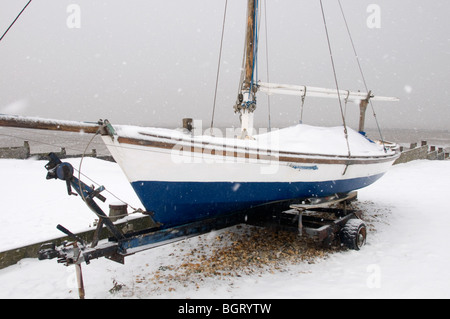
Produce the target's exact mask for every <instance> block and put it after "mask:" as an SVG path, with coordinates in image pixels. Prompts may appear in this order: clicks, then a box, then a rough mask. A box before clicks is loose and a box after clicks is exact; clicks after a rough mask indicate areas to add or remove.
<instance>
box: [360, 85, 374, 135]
mask: <svg viewBox="0 0 450 319" xmlns="http://www.w3.org/2000/svg"><path fill="white" fill-rule="evenodd" d="M371 95H372V91H369V93H367V98H366V99H365V100H361V103H359V132H364V129H365V122H366V110H367V105H368V104H369V99H370V97H371Z"/></svg>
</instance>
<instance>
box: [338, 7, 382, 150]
mask: <svg viewBox="0 0 450 319" xmlns="http://www.w3.org/2000/svg"><path fill="white" fill-rule="evenodd" d="M338 3H339V7H340V9H341V13H342V18H343V19H344V22H345V27H346V28H347V33H348V36H349V38H350V42H351V44H352V48H353V52H354V54H355V58H356V62H357V63H358V68H359V72H360V73H361V77H362V80H363V83H364V87H365V89H366V91H367V92H369V88H368V87H367V82H366V78H365V76H364V72H363V69H362V66H361V62H360V60H359V56H358V53H357V52H356V47H355V43H354V42H353V37H352V34H351V32H350V28H349V26H348V23H347V19H346V17H345V13H344V9H343V7H342V4H341V0H338ZM369 103H370V106H371V108H372V113H373V117H374V118H375V123H376V124H377V128H378V133H379V134H380V138H381V141H382V143H383V146H384V149H385V151H387V149H386V147H385V145H384V138H383V134H382V133H381V128H380V124H379V122H378V118H377V114H376V113H375V108H374V106H373V103H372V100H371V99H369Z"/></svg>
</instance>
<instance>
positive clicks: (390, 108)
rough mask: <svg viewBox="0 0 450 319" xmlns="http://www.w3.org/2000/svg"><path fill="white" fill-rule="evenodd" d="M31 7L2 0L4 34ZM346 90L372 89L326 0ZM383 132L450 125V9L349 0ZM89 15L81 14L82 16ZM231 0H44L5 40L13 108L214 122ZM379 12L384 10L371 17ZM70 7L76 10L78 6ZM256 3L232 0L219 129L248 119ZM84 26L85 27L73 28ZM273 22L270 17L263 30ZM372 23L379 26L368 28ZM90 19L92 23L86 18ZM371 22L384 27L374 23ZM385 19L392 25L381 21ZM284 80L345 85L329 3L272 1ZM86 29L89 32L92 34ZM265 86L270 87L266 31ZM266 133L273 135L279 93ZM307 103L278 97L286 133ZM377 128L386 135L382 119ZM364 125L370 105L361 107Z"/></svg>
mask: <svg viewBox="0 0 450 319" xmlns="http://www.w3.org/2000/svg"><path fill="white" fill-rule="evenodd" d="M27 2H28V0H1V1H0V35H1V34H3V32H4V31H5V30H6V28H7V27H8V26H9V24H10V23H11V22H12V21H13V19H14V18H15V17H16V15H17V14H18V13H19V12H20V10H21V9H22V8H23V6H24V5H25V4H26V3H27ZM323 2H324V7H325V14H326V17H327V24H328V28H329V31H330V37H331V44H332V48H333V54H334V58H335V64H336V69H337V77H338V81H339V86H340V88H341V89H351V90H363V89H364V86H363V84H362V81H361V76H360V74H359V70H358V67H357V63H356V60H355V56H354V54H353V50H352V47H351V44H350V40H349V38H348V35H347V32H346V29H345V25H344V22H343V18H342V16H341V13H340V10H339V6H338V2H337V0H324V1H323ZM341 3H342V5H343V7H344V10H345V12H346V17H347V20H348V23H349V27H350V31H351V33H352V35H353V40H354V43H355V45H356V49H357V51H358V54H359V57H360V59H361V64H362V68H363V70H364V73H365V76H366V81H367V84H368V86H369V89H371V90H373V92H374V93H375V94H378V95H383V96H396V97H399V98H400V99H401V101H400V102H398V103H381V102H376V103H375V104H374V105H375V111H376V113H377V118H378V120H379V122H380V126H381V127H382V128H416V129H424V128H428V129H449V122H450V102H449V85H450V83H449V82H450V81H449V75H450V62H449V61H450V22H449V21H450V19H449V17H448V15H449V13H450V1H447V0H433V1H423V0H420V1H419V0H395V1H391V0H368V1H366V0H341ZM71 4H75V5H76V7H75V9H76V8H79V9H80V15H79V20H77V19H76V18H77V16H74V15H73V14H76V13H77V12H78V11H77V10H75V11H74V9H73V8H74V7H69V5H71ZM224 4H225V0H189V1H187V0H170V1H169V0H130V1H123V0H34V1H33V2H32V3H31V4H30V6H29V7H28V9H27V10H26V11H25V12H24V14H23V15H22V16H21V18H20V19H19V20H18V22H17V23H16V24H15V26H14V27H13V28H12V29H11V30H10V32H9V33H8V34H7V35H6V37H5V38H4V39H3V41H1V42H0V113H10V114H20V115H27V116H41V117H46V118H56V119H68V120H69V119H70V120H88V121H95V120H98V119H100V118H108V119H109V120H110V121H111V122H112V123H117V124H138V125H149V126H178V125H179V124H181V119H182V118H183V117H193V118H195V119H201V120H203V122H204V126H205V128H206V127H207V126H208V125H209V123H210V121H211V114H212V106H213V100H214V87H215V82H216V71H217V64H218V56H219V46H220V35H221V29H222V18H223V11H224ZM371 4H375V5H376V6H377V8H379V9H380V12H379V13H380V15H379V18H380V19H379V20H373V19H372V18H377V16H374V15H373V14H375V13H376V12H375V11H370V10H369V12H368V8H369V9H371V7H369V6H370V5H371ZM68 9H69V10H68ZM245 15H246V1H245V0H229V1H228V13H227V20H226V29H225V36H224V49H223V56H222V64H221V74H220V79H219V90H218V96H217V106H216V116H215V123H216V125H217V126H229V125H235V126H238V125H239V119H238V117H237V116H236V115H235V114H234V112H233V104H234V102H235V99H236V95H237V89H238V82H239V77H240V68H241V62H242V52H243V51H242V50H243V42H244V32H245V30H244V28H245ZM73 18H75V20H73ZM264 19H265V17H264V15H263V22H264V21H265V20H264ZM368 21H369V22H370V23H369V24H368ZM78 22H79V25H77V23H78ZM371 23H375V25H374V24H371ZM376 23H379V25H376ZM267 25H268V30H267V31H268V32H267V34H268V37H267V44H268V52H269V58H268V65H269V77H270V80H271V81H272V82H277V83H289V84H298V85H311V86H319V87H329V88H333V87H334V78H333V73H332V69H331V62H330V56H329V53H328V47H327V42H326V37H325V31H324V26H323V21H322V15H321V11H320V3H319V0H304V1H301V0H267ZM78 26H79V28H78ZM260 33H261V41H260V53H261V54H260V57H259V61H260V67H259V78H260V79H261V80H263V81H266V80H267V68H266V61H267V59H266V54H265V51H266V37H265V29H264V26H262V28H261V30H260ZM258 102H259V105H258V108H257V113H256V124H257V126H262V127H267V125H268V124H267V118H268V107H267V97H266V96H265V95H264V94H263V93H262V94H260V95H259V97H258ZM300 104H301V101H300V98H299V97H286V96H274V97H272V98H271V117H272V126H273V127H283V126H286V125H292V124H296V123H297V122H298V120H299V109H300ZM368 113H369V115H368V119H367V126H369V127H375V122H374V120H373V117H372V114H371V113H372V112H371V111H369V112H368ZM346 114H347V115H348V124H349V125H350V126H352V127H354V128H357V119H358V108H357V106H356V105H354V104H351V105H350V104H349V105H348V106H347V110H346ZM304 122H305V123H307V124H313V125H326V126H328V125H340V124H341V120H340V113H339V103H338V101H335V100H323V99H315V98H310V99H307V100H306V102H305V109H304Z"/></svg>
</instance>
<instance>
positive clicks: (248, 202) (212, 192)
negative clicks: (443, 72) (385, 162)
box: [132, 174, 383, 228]
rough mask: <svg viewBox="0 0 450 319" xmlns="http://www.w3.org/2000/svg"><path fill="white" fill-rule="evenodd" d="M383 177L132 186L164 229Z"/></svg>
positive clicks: (356, 186) (360, 185)
mask: <svg viewBox="0 0 450 319" xmlns="http://www.w3.org/2000/svg"><path fill="white" fill-rule="evenodd" d="M382 175H383V174H380V175H375V176H368V177H365V178H357V179H347V180H338V181H327V182H295V183H256V182H252V183H233V182H157V181H147V182H144V181H141V182H134V183H132V186H133V188H134V190H135V191H136V194H137V195H138V197H139V199H140V200H141V202H142V204H143V205H144V206H145V209H146V210H147V211H151V212H154V213H155V215H154V219H155V221H157V222H160V223H163V224H164V226H163V227H164V228H167V227H173V226H177V225H182V224H186V223H190V222H194V221H198V220H202V219H206V218H214V217H217V216H220V215H223V214H229V213H230V212H235V211H239V210H244V209H248V208H252V207H254V206H257V205H261V204H265V203H269V202H274V201H281V200H289V199H302V198H311V197H326V196H330V195H333V194H335V193H348V192H351V191H353V190H356V189H360V188H363V187H366V186H368V185H370V184H372V183H373V182H375V181H376V180H378V179H379V178H380V177H381V176H382Z"/></svg>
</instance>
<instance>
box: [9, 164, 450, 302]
mask: <svg viewBox="0 0 450 319" xmlns="http://www.w3.org/2000/svg"><path fill="white" fill-rule="evenodd" d="M69 161H70V162H71V163H72V164H73V165H74V167H75V168H78V167H79V162H80V160H79V159H71V160H69ZM45 164H46V161H35V160H0V178H1V180H2V186H1V193H2V198H3V209H2V211H1V214H0V220H1V223H2V225H3V232H2V234H1V235H0V236H1V240H0V250H1V251H4V250H7V249H11V248H14V247H20V246H22V245H26V244H29V243H33V242H39V241H43V240H46V239H49V238H53V237H56V236H60V235H61V233H60V232H59V231H58V230H56V225H57V224H59V223H60V224H62V225H64V226H65V227H66V228H68V229H70V230H71V231H73V232H76V231H78V230H82V229H85V228H87V227H89V226H91V225H92V223H93V221H94V215H93V214H92V213H91V212H90V211H89V209H88V208H87V207H86V206H85V205H84V203H83V202H82V201H81V200H80V199H79V198H77V197H74V196H71V197H69V196H67V193H66V189H65V185H64V183H63V182H61V181H55V180H46V179H45V175H46V170H45V168H44V165H45ZM81 171H82V172H83V174H86V175H87V176H89V178H91V179H93V180H94V181H96V182H98V183H100V184H102V185H105V187H106V188H107V189H108V190H109V191H111V192H112V193H113V194H115V195H116V196H118V197H119V198H120V199H122V200H124V201H126V202H128V203H130V204H131V205H133V206H135V207H140V206H141V205H140V203H139V200H138V199H137V197H136V195H135V194H134V192H133V190H132V189H131V186H130V185H129V183H128V182H127V181H126V178H125V176H124V175H123V173H122V172H121V170H120V168H119V167H118V166H117V164H115V163H110V162H104V161H101V160H97V159H91V158H86V159H84V161H83V163H82V170H81ZM448 176H450V161H415V162H410V163H407V164H401V165H396V166H394V167H393V168H392V169H391V170H390V171H389V172H388V173H387V175H386V176H385V177H384V178H382V179H381V180H380V181H378V182H377V183H375V184H373V185H372V186H370V187H368V188H366V189H363V190H360V191H359V193H358V198H359V200H358V205H359V207H360V208H361V209H363V210H364V211H365V214H364V217H365V218H366V221H367V223H368V224H369V225H370V227H369V230H370V231H369V234H368V243H367V245H366V246H365V247H364V248H363V249H362V250H361V251H358V252H357V251H348V250H344V251H334V252H330V253H326V252H325V253H324V255H323V256H322V257H320V256H319V257H316V258H315V259H309V260H308V261H305V262H297V263H291V264H289V263H288V264H287V265H285V266H284V267H283V268H282V269H268V270H267V271H264V269H262V270H261V269H258V270H256V269H255V271H254V272H250V273H249V272H247V273H243V274H241V275H239V276H221V277H205V278H201V277H196V278H200V279H199V280H198V282H196V283H192V282H185V281H184V282H183V281H177V280H175V278H176V277H177V273H176V271H177V270H178V271H179V270H180V268H177V267H178V266H179V264H180V260H181V259H183V258H184V256H186V255H189V254H194V253H195V252H196V251H198V250H200V248H201V249H202V250H203V252H204V253H205V254H208V253H211V252H208V249H212V248H210V246H213V245H212V243H214V242H216V241H217V238H224V239H225V242H222V243H221V244H222V245H228V244H232V243H231V242H226V240H227V238H229V234H230V232H231V233H233V232H236V233H239V232H243V231H245V230H246V229H247V227H248V226H243V227H240V228H236V227H234V228H232V229H225V230H221V231H214V232H212V233H209V234H206V235H203V236H200V237H195V238H192V239H189V240H185V241H182V242H178V243H175V244H171V245H167V246H163V247H160V248H156V249H152V250H149V251H146V252H142V253H139V254H136V255H133V256H130V257H127V259H126V260H125V265H120V264H117V263H114V262H112V261H109V260H107V259H100V260H93V261H92V262H91V264H89V265H85V264H83V276H84V283H85V288H86V298H90V299H99V298H164V299H166V298H193V299H196V298H219V299H222V298H223V299H229V298H274V299H277V298H283V299H291V298H295V299H297V298H449V297H450V287H449V285H448V283H449V282H450V274H449V272H448V268H449V267H450V250H449V249H448V242H449V239H450V234H449V232H448V230H447V228H448V225H449V224H450V215H449V211H450V210H449V206H448V193H449V190H450V179H449V178H448ZM105 196H106V197H107V198H108V200H113V201H117V199H116V198H114V197H113V196H111V195H110V194H105ZM107 203H108V202H107ZM107 203H106V204H107ZM210 244H211V245H210ZM205 247H206V248H205ZM0 285H1V287H2V289H1V290H0V298H57V299H62V298H78V292H77V289H76V287H77V286H76V281H75V270H74V267H65V266H63V265H61V264H58V263H57V262H56V260H46V261H38V260H37V259H23V260H21V261H20V262H19V263H18V264H16V265H13V266H10V267H7V268H5V269H2V270H0Z"/></svg>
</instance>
